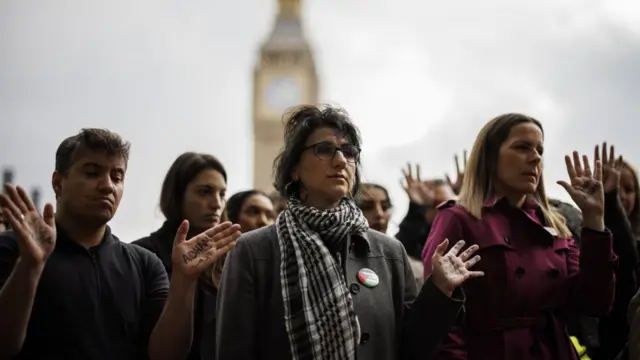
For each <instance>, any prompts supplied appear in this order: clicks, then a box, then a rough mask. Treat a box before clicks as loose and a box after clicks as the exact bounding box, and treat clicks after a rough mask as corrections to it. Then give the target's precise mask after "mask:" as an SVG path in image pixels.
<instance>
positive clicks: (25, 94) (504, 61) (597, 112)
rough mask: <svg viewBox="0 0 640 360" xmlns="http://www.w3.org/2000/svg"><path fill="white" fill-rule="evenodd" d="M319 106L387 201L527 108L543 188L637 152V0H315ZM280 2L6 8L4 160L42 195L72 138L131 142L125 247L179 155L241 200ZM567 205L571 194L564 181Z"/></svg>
mask: <svg viewBox="0 0 640 360" xmlns="http://www.w3.org/2000/svg"><path fill="white" fill-rule="evenodd" d="M303 3H304V14H305V28H306V32H307V35H308V37H309V39H310V41H311V44H312V46H313V48H314V50H315V54H316V61H317V65H318V68H319V74H320V76H321V94H322V100H323V101H326V102H331V103H334V104H339V105H342V106H344V107H345V108H347V110H349V111H350V113H351V114H352V116H353V118H354V120H355V121H356V123H357V124H358V125H359V126H360V128H361V130H362V132H363V137H364V154H363V157H364V166H365V175H366V178H367V180H370V181H377V182H380V183H382V184H383V185H386V186H388V187H389V189H390V190H391V195H392V196H393V198H394V201H395V203H396V204H397V205H398V206H397V209H396V213H395V219H396V221H399V220H400V218H401V217H402V216H403V215H404V211H405V209H406V204H407V201H406V197H405V195H404V193H403V192H402V190H401V188H400V186H399V184H398V179H399V178H400V170H399V169H400V167H402V166H403V165H404V163H405V162H406V161H419V162H420V163H421V164H422V165H423V168H424V172H425V173H427V175H428V174H431V175H434V176H441V174H442V173H443V172H444V171H452V170H453V164H452V155H453V153H455V152H456V151H459V150H461V149H462V148H465V147H466V148H469V147H470V146H471V143H472V141H473V140H474V138H475V135H476V133H477V131H478V130H479V128H480V127H481V126H482V124H483V123H484V122H486V121H487V120H489V119H490V118H492V117H493V116H495V115H498V114H500V113H503V112H508V111H520V112H525V113H528V114H530V115H533V116H535V117H538V118H539V119H540V120H542V121H543V124H544V125H545V130H546V136H547V139H546V140H547V144H546V148H547V149H546V157H545V161H546V166H547V172H546V178H547V181H548V182H555V180H558V179H559V178H564V177H565V176H566V174H565V172H564V168H563V166H564V165H563V159H562V157H563V155H564V153H566V152H568V151H570V150H572V149H573V148H578V149H579V150H581V151H585V152H587V153H588V154H591V153H592V151H593V150H592V145H593V144H594V143H595V142H600V141H602V140H609V141H611V142H615V143H616V145H617V146H618V147H619V149H620V151H621V152H623V153H624V155H626V157H627V158H628V159H630V160H631V161H632V162H635V163H639V162H640V160H638V159H636V156H635V154H637V153H638V152H639V150H640V145H638V143H637V141H636V138H637V134H638V129H639V128H640V126H639V125H637V123H636V122H635V120H636V119H635V117H636V116H637V114H638V113H639V110H640V103H639V102H638V101H636V99H635V97H636V94H638V93H640V70H639V68H638V66H637V65H636V64H640V41H639V40H640V25H638V24H640V5H637V4H636V3H637V2H634V1H630V0H624V1H623V0H617V1H614V0H607V1H592V0H543V1H537V2H531V1H514V0H486V1H482V2H479V1H475V0H460V1H455V2H447V3H443V2H437V1H423V0H422V1H421V0H395V1H393V2H391V1H386V0H385V1H383V0H367V1H359V0H348V1H345V0H322V1H320V0H307V1H304V0H303ZM275 7H276V0H262V1H258V0H233V1H222V0H207V1H205V0H193V1H177V0H175V1H169V0H141V1H124V0H111V1H108V2H104V1H87V0H58V1H55V2H46V1H43V2H37V4H36V3H35V2H30V1H18V0H9V1H3V2H0V54H1V56H0V119H2V120H1V124H2V128H1V130H0V165H5V164H6V165H14V166H15V167H16V170H17V171H18V173H17V176H16V181H17V182H18V183H20V184H23V185H25V186H31V185H36V184H37V185H41V186H42V187H43V189H44V190H45V192H44V200H47V201H52V199H53V198H52V191H51V189H50V185H49V182H50V175H51V171H52V169H53V160H54V157H53V153H54V151H55V148H56V146H57V145H58V144H59V142H60V141H61V140H62V139H63V138H64V137H66V136H68V135H71V134H73V133H75V132H77V131H78V130H79V129H80V128H81V127H89V126H98V127H106V128H109V129H111V130H114V131H117V132H119V133H120V134H121V135H122V136H124V137H125V138H127V139H128V140H130V141H131V142H132V143H133V147H132V157H131V160H130V168H129V173H128V175H127V185H126V190H125V196H124V199H123V201H122V204H121V207H120V209H119V211H118V214H117V215H116V217H115V219H114V221H113V222H112V227H113V228H114V230H115V232H116V233H117V234H119V235H120V237H121V238H122V239H123V240H125V241H131V240H134V239H135V238H137V237H140V236H142V235H144V234H147V233H149V232H151V231H152V230H154V229H155V227H157V226H158V225H159V224H160V223H161V221H162V218H161V216H160V214H159V211H158V206H157V203H158V196H159V189H160V185H161V182H162V179H163V176H164V174H165V172H166V170H167V169H168V167H169V165H170V164H171V162H172V161H173V160H174V159H175V157H176V156H177V155H179V154H180V153H182V152H184V151H187V150H195V151H203V152H210V153H212V154H214V155H216V156H218V157H219V158H221V160H222V161H223V162H224V163H225V165H226V167H227V169H228V172H229V176H230V183H229V188H230V191H231V192H235V191H237V190H241V189H245V188H248V187H250V186H251V179H252V177H251V171H252V159H251V158H250V154H251V140H252V133H251V117H250V116H251V94H252V88H251V75H252V73H251V72H252V68H253V65H254V61H255V58H256V50H257V48H258V45H259V42H260V41H261V40H262V39H263V38H264V37H265V36H266V35H267V33H268V31H269V30H270V27H271V26H272V22H273V15H274V12H275ZM548 188H550V193H551V195H553V196H560V197H563V198H566V197H565V196H564V194H563V190H562V189H560V188H559V187H558V186H557V185H553V184H550V185H548Z"/></svg>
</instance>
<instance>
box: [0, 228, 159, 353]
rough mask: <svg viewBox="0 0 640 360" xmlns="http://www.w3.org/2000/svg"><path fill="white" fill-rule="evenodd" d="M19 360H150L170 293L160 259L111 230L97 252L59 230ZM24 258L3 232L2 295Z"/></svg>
mask: <svg viewBox="0 0 640 360" xmlns="http://www.w3.org/2000/svg"><path fill="white" fill-rule="evenodd" d="M57 237H58V238H57V242H56V247H55V250H54V252H53V253H52V254H51V256H50V257H49V259H48V260H47V263H46V265H45V267H44V271H43V273H42V277H41V278H40V282H39V283H38V288H37V290H36V297H35V302H34V305H33V310H32V313H31V318H30V320H29V325H28V328H27V336H26V339H25V342H24V344H23V346H22V350H21V352H20V354H19V355H18V357H17V359H30V360H38V359H83V360H84V359H109V360H112V359H118V360H126V359H147V347H148V343H149V337H150V335H151V332H152V331H153V328H154V326H155V324H156V322H157V320H158V318H159V317H160V314H161V313H162V309H163V308H164V304H165V302H166V299H167V296H168V294H169V280H168V278H167V274H166V272H165V270H164V267H163V265H162V262H161V261H160V259H158V257H157V256H156V255H154V254H153V253H151V252H150V251H148V250H146V249H142V248H140V247H138V246H135V245H131V244H126V243H123V242H121V241H120V240H119V239H118V238H117V237H116V236H114V235H112V234H111V231H110V229H109V228H107V231H106V233H105V237H104V240H103V241H102V243H101V244H100V245H98V246H96V247H94V248H91V249H89V250H87V249H85V248H84V247H82V246H80V245H78V244H76V243H74V242H72V241H71V240H70V239H69V238H68V236H67V235H66V234H65V232H64V230H62V229H61V228H60V227H59V226H58V236H57ZM18 257H19V250H18V243H17V239H16V237H15V234H14V233H13V232H5V233H0V288H2V286H4V283H5V282H6V281H7V278H8V277H9V275H10V274H11V271H12V270H13V266H14V265H15V263H16V260H17V259H18Z"/></svg>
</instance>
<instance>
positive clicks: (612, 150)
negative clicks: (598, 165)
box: [603, 145, 616, 165]
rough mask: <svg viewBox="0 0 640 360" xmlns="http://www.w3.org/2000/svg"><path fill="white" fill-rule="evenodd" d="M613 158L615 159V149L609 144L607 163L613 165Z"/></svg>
mask: <svg viewBox="0 0 640 360" xmlns="http://www.w3.org/2000/svg"><path fill="white" fill-rule="evenodd" d="M603 160H604V159H603ZM615 160H616V149H615V148H614V147H613V145H611V147H610V148H609V159H608V161H607V163H608V164H612V165H613V163H614V162H615Z"/></svg>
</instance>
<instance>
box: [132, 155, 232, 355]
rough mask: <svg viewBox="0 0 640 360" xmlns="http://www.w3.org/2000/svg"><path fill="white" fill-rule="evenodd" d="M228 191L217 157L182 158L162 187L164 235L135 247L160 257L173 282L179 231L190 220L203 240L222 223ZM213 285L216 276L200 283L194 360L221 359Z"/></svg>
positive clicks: (210, 273)
mask: <svg viewBox="0 0 640 360" xmlns="http://www.w3.org/2000/svg"><path fill="white" fill-rule="evenodd" d="M226 189H227V173H226V171H225V169H224V167H223V166H222V164H221V163H220V161H218V160H217V159H216V158H215V157H213V156H211V155H208V154H198V153H193V152H187V153H184V154H182V155H180V156H179V157H178V158H177V159H176V160H175V161H174V163H173V165H171V168H170V169H169V171H168V172H167V175H166V177H165V179H164V182H163V184H162V192H161V195H160V209H161V210H162V213H163V214H164V216H165V218H166V221H165V222H164V224H163V225H162V227H161V228H160V229H158V230H157V231H155V232H154V233H152V234H151V235H149V236H147V237H144V238H142V239H139V240H136V241H134V242H133V243H134V244H136V245H139V246H142V247H143V248H146V249H148V250H150V251H152V252H153V253H155V254H156V255H158V257H159V258H160V260H162V263H163V264H164V266H165V269H166V270H167V273H168V274H169V277H171V270H172V269H171V249H172V245H173V241H174V237H175V233H176V230H177V229H178V226H179V225H180V223H181V222H182V221H183V220H185V219H186V220H189V225H190V227H189V233H193V234H199V233H200V232H202V231H203V230H205V229H208V228H210V227H212V226H215V225H217V224H218V223H220V219H221V217H222V210H223V208H224V206H225V194H226ZM189 236H191V235H189ZM212 279H213V271H212V270H210V271H205V272H204V273H203V276H201V278H200V280H199V281H198V287H197V289H196V297H195V306H194V308H195V314H194V329H193V342H192V344H191V351H190V353H189V357H188V360H201V359H203V360H204V359H207V360H211V359H215V331H216V328H215V314H216V312H215V310H216V309H215V306H216V305H215V304H216V295H217V287H216V286H215V285H214V283H213V280H212Z"/></svg>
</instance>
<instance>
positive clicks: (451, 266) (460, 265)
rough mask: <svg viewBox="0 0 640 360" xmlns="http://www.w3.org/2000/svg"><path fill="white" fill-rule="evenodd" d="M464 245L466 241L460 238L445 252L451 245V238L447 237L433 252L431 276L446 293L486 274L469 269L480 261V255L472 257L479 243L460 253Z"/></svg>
mask: <svg viewBox="0 0 640 360" xmlns="http://www.w3.org/2000/svg"><path fill="white" fill-rule="evenodd" d="M464 245H465V242H464V241H463V240H460V241H458V242H457V243H456V244H455V245H454V246H453V247H452V248H451V250H449V251H448V252H447V253H446V254H445V251H446V250H447V247H449V239H445V240H444V241H443V242H442V243H441V244H440V245H438V247H437V248H436V251H435V253H434V254H433V257H432V261H431V264H432V273H431V274H432V275H431V276H433V281H434V283H435V284H436V285H437V286H438V287H439V288H440V289H441V290H442V291H444V292H446V293H452V292H453V291H454V290H455V289H456V288H457V287H459V286H460V285H462V284H463V283H464V282H465V281H467V280H469V279H471V278H476V277H480V276H484V273H483V272H482V271H470V270H469V269H470V268H471V267H473V266H474V265H475V264H477V263H478V262H479V261H480V256H479V255H476V256H474V257H471V256H472V255H473V254H474V253H475V252H476V251H477V250H478V245H473V246H470V247H469V248H468V249H467V250H465V251H464V252H463V253H462V254H460V255H458V254H459V253H460V250H462V248H463V247H464Z"/></svg>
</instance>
